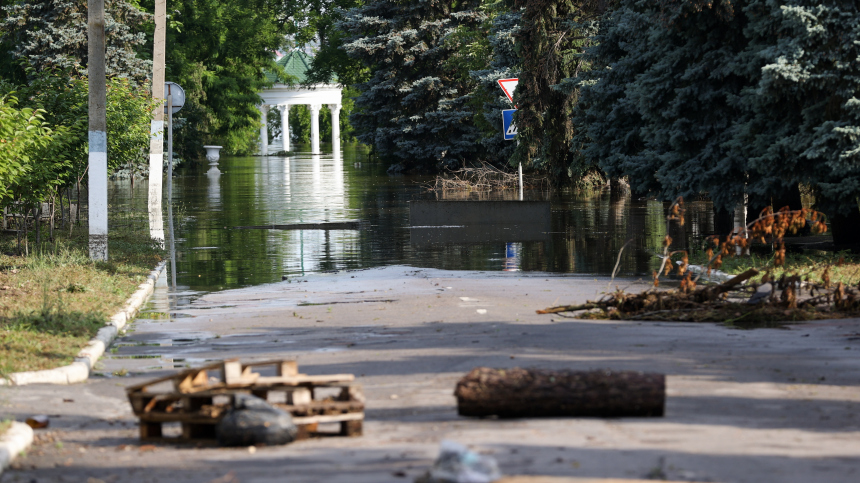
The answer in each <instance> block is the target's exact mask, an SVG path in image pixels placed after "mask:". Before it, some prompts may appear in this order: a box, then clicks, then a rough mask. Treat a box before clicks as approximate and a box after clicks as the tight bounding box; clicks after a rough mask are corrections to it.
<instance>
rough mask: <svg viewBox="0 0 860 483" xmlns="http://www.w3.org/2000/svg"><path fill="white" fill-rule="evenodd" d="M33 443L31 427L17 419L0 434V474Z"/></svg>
mask: <svg viewBox="0 0 860 483" xmlns="http://www.w3.org/2000/svg"><path fill="white" fill-rule="evenodd" d="M31 444H33V428H31V427H30V426H27V425H26V424H24V423H19V422H17V421H15V422H13V423H12V426H11V427H10V428H9V429H8V430H7V431H6V432H5V433H4V434H3V436H0V474H2V473H3V470H4V469H6V468H7V467H8V466H9V465H10V464H11V463H12V461H14V460H15V458H16V457H17V456H18V455H19V454H21V452H22V451H24V450H26V449H27V448H29V447H30V445H31Z"/></svg>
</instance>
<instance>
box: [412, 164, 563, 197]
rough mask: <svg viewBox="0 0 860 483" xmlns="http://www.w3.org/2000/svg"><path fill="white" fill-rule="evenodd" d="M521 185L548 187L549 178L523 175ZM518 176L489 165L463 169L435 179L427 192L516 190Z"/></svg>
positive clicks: (428, 186)
mask: <svg viewBox="0 0 860 483" xmlns="http://www.w3.org/2000/svg"><path fill="white" fill-rule="evenodd" d="M523 184H524V185H525V186H527V187H530V188H545V187H548V186H549V178H547V177H546V176H544V175H523ZM518 186H519V176H518V174H517V173H508V172H505V171H502V170H500V169H498V168H495V167H493V166H491V165H489V164H486V163H484V164H482V165H481V166H479V167H475V168H463V169H458V170H456V171H451V172H449V173H446V174H442V175H439V176H437V177H436V180H435V181H434V182H433V183H432V184H429V185H427V190H428V191H435V192H440V191H495V190H509V189H517V188H518Z"/></svg>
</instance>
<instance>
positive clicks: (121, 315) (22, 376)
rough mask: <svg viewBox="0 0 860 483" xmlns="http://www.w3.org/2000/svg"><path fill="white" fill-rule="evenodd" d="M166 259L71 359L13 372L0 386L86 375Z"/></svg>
mask: <svg viewBox="0 0 860 483" xmlns="http://www.w3.org/2000/svg"><path fill="white" fill-rule="evenodd" d="M166 266H167V261H166V260H165V261H163V262H161V263H159V264H158V265H156V267H155V269H154V270H153V271H151V272H150V273H149V276H148V277H147V278H146V281H145V282H143V283H142V284H140V286H139V287H138V289H137V291H135V292H134V293H133V294H132V295H131V297H129V299H128V300H127V301H126V303H125V307H123V308H122V310H120V311H119V312H117V313H116V314H114V316H113V317H111V318H110V321H109V322H108V323H107V325H105V326H104V327H102V328H101V329H99V331H98V333H97V334H96V336H95V338H93V339H92V340H90V342H89V344H87V346H86V347H84V348H83V349H82V350H81V351H80V352H79V353H78V356H77V357H75V362H72V363H71V364H69V365H67V366H63V367H58V368H56V369H45V370H43V371H27V372H15V373H12V374H10V375H9V377H8V378H6V379H3V378H0V386H23V385H25V384H75V383H77V382H84V381H86V380H87V379H88V378H89V377H90V371H92V369H93V366H94V365H95V363H96V361H98V360H99V357H101V356H102V354H104V353H105V350H107V348H108V347H109V346H110V344H111V342H113V340H114V339H115V338H116V336H117V334H119V331H120V330H122V328H123V327H125V325H126V324H127V323H129V322H131V321H132V320H134V317H135V316H136V315H137V312H138V311H139V310H140V308H141V307H143V304H144V303H146V300H147V299H148V298H149V296H150V295H152V291H153V290H154V289H155V281H156V280H158V277H159V276H161V273H162V272H164V268H165V267H166Z"/></svg>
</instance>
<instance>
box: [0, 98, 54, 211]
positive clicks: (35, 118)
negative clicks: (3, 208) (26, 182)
mask: <svg viewBox="0 0 860 483" xmlns="http://www.w3.org/2000/svg"><path fill="white" fill-rule="evenodd" d="M17 104H18V99H17V98H16V97H14V96H11V95H8V94H7V95H0V203H2V204H4V205H5V201H7V200H8V198H9V197H10V195H11V194H12V193H13V192H14V189H15V187H16V186H20V185H22V181H23V179H24V178H25V177H26V176H27V174H28V173H29V172H31V171H32V169H33V165H34V163H35V162H36V159H35V156H36V155H37V154H38V153H39V152H40V151H41V150H42V149H44V148H45V146H47V145H48V144H49V143H50V142H51V139H52V135H53V133H52V131H51V129H49V128H48V126H47V124H46V123H45V122H44V118H43V117H42V114H43V113H42V112H41V111H39V110H38V109H31V108H28V107H25V108H20V109H19V108H18V107H17Z"/></svg>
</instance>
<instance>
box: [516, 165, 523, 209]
mask: <svg viewBox="0 0 860 483" xmlns="http://www.w3.org/2000/svg"><path fill="white" fill-rule="evenodd" d="M517 170H518V171H519V175H520V201H522V200H523V163H520V166H519V168H517Z"/></svg>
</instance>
